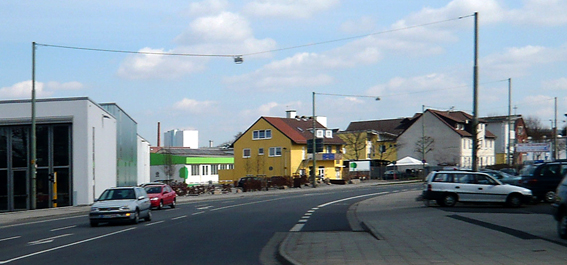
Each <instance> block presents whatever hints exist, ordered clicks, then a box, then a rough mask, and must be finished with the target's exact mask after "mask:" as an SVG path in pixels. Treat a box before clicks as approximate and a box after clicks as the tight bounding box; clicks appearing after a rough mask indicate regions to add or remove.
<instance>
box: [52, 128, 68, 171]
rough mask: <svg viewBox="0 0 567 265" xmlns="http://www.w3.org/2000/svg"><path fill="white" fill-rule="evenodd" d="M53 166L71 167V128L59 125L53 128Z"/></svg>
mask: <svg viewBox="0 0 567 265" xmlns="http://www.w3.org/2000/svg"><path fill="white" fill-rule="evenodd" d="M53 150H54V152H53V158H54V159H53V165H54V166H68V165H69V150H70V149H69V126H68V125H58V126H54V127H53Z"/></svg>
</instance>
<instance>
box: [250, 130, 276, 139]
mask: <svg viewBox="0 0 567 265" xmlns="http://www.w3.org/2000/svg"><path fill="white" fill-rule="evenodd" d="M263 139H272V130H271V129H266V130H255V131H253V132H252V140H263Z"/></svg>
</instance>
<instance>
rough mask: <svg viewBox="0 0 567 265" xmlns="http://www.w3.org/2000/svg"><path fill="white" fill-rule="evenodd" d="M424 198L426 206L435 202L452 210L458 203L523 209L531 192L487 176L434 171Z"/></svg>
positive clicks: (430, 176)
mask: <svg viewBox="0 0 567 265" xmlns="http://www.w3.org/2000/svg"><path fill="white" fill-rule="evenodd" d="M422 196H423V199H424V200H425V202H426V204H428V202H429V201H430V200H435V201H436V202H437V204H439V205H441V206H449V207H450V206H454V205H455V204H456V203H457V202H494V203H504V204H506V205H507V206H510V207H520V206H521V205H522V204H523V203H527V202H529V201H530V199H531V197H532V192H531V191H530V190H529V189H526V188H522V187H518V186H514V185H509V184H503V183H501V182H500V181H498V180H497V179H495V178H493V177H491V176H490V175H488V174H486V173H481V172H471V171H434V172H431V173H429V175H427V178H426V182H425V183H424V187H423V193H422Z"/></svg>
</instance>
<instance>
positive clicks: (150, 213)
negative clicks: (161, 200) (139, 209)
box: [144, 210, 152, 222]
mask: <svg viewBox="0 0 567 265" xmlns="http://www.w3.org/2000/svg"><path fill="white" fill-rule="evenodd" d="M144 220H146V221H147V222H149V221H151V220H152V211H150V210H148V216H146V218H144Z"/></svg>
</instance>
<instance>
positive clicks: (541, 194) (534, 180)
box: [519, 161, 567, 202]
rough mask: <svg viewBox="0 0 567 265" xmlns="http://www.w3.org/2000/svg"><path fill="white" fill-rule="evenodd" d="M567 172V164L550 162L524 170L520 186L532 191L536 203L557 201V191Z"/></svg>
mask: <svg viewBox="0 0 567 265" xmlns="http://www.w3.org/2000/svg"><path fill="white" fill-rule="evenodd" d="M566 172H567V162H565V161H560V162H548V163H543V164H536V165H530V166H527V167H526V168H524V169H522V175H521V177H522V178H521V179H520V181H519V184H520V186H523V187H525V188H528V189H530V190H532V193H533V195H534V197H536V202H539V201H541V200H544V201H546V202H554V201H555V190H556V189H557V185H559V183H560V182H561V180H562V179H563V175H565V173H566Z"/></svg>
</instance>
